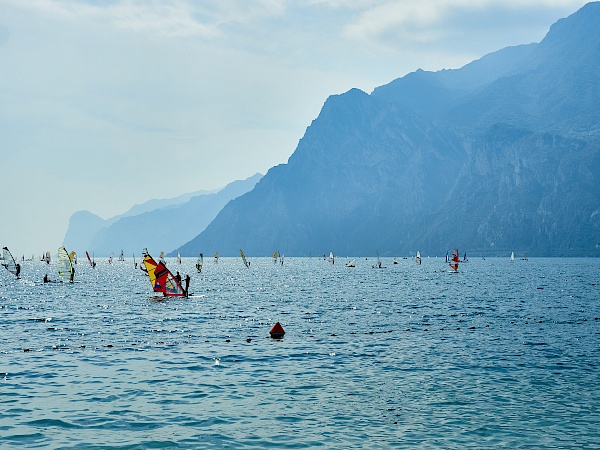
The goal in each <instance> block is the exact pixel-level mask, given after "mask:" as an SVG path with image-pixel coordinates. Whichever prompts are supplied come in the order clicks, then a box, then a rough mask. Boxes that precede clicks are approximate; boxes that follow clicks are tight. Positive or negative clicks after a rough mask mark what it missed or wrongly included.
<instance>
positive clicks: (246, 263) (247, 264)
mask: <svg viewBox="0 0 600 450" xmlns="http://www.w3.org/2000/svg"><path fill="white" fill-rule="evenodd" d="M240 255H242V261H244V265H245V266H246V267H250V262H249V261H246V256H245V255H244V252H243V251H242V249H241V248H240Z"/></svg>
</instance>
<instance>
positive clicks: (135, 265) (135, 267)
mask: <svg viewBox="0 0 600 450" xmlns="http://www.w3.org/2000/svg"><path fill="white" fill-rule="evenodd" d="M132 255H133V268H134V269H137V262H135V253H132Z"/></svg>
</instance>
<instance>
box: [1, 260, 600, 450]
mask: <svg viewBox="0 0 600 450" xmlns="http://www.w3.org/2000/svg"><path fill="white" fill-rule="evenodd" d="M250 259H251V261H252V264H251V267H250V269H246V268H245V267H244V266H243V265H242V262H241V260H240V258H221V260H220V262H219V264H218V265H215V264H214V263H213V262H212V261H207V262H205V265H204V270H203V273H202V274H197V273H195V268H194V263H195V260H193V259H184V261H183V264H182V265H177V264H176V263H175V261H170V262H169V267H170V268H171V270H173V271H175V270H179V271H180V272H181V273H182V274H183V275H185V274H186V273H189V274H190V275H191V276H192V282H191V287H190V291H192V292H193V295H192V296H191V297H190V298H189V299H169V300H166V301H164V300H163V299H161V298H158V297H154V296H153V295H152V292H151V289H150V284H149V282H148V280H147V277H146V276H145V274H143V273H142V272H141V271H140V270H139V269H138V270H135V269H134V268H133V264H132V262H131V261H126V262H115V263H113V264H112V265H109V264H107V263H106V262H105V261H100V262H99V264H98V266H97V267H96V269H91V268H90V267H89V266H87V265H85V264H82V263H81V262H80V263H79V264H78V266H77V272H76V276H75V281H76V282H75V283H74V284H69V283H64V284H63V283H49V284H43V283H41V281H42V278H43V276H44V274H45V273H48V274H49V276H50V277H51V278H54V279H56V278H58V275H57V273H56V269H55V267H54V266H53V265H50V266H47V265H46V264H45V263H42V262H38V261H35V262H25V263H23V266H24V267H23V271H22V275H23V279H22V280H16V279H15V278H14V277H12V275H10V274H9V273H8V272H7V271H5V270H2V273H1V274H0V317H1V319H0V320H1V322H0V325H1V327H0V337H1V340H0V342H1V346H0V407H1V409H0V445H1V447H2V448H12V447H28V448H39V447H52V448H119V449H121V448H123V449H125V448H127V449H129V448H177V447H179V448H314V447H321V448H372V449H380V448H407V447H411V448H412V447H415V448H490V447H527V448H531V447H534V448H568V447H579V448H594V447H595V448H598V447H599V446H600V395H598V393H599V392H600V366H599V364H600V259H560V260H558V259H542V258H531V259H530V260H529V261H520V260H518V261H515V262H514V263H510V262H509V261H508V258H504V259H499V258H488V259H485V260H483V259H472V260H471V261H470V262H468V263H466V264H461V266H460V268H459V273H456V274H454V273H450V271H449V268H448V266H447V265H446V264H444V262H443V258H424V259H423V264H422V265H421V266H418V265H416V264H415V263H414V261H412V260H410V259H398V262H399V264H397V265H395V264H392V260H391V259H383V260H382V261H383V263H384V265H385V266H386V268H384V269H373V268H371V265H372V264H374V263H375V260H373V259H369V260H365V258H359V259H357V260H356V264H357V267H356V268H345V267H344V264H343V263H344V262H345V261H344V260H341V259H338V261H337V262H336V264H335V265H331V264H329V263H327V262H325V261H323V260H319V259H317V258H287V259H286V260H285V264H284V265H283V266H281V265H275V264H273V262H272V260H271V259H270V258H264V259H260V258H250ZM278 321H279V322H280V323H281V324H282V325H283V327H284V328H285V330H286V334H285V337H284V338H283V339H282V340H274V339H271V338H269V337H268V336H269V329H270V328H271V327H272V326H273V325H274V324H275V323H276V322H278Z"/></svg>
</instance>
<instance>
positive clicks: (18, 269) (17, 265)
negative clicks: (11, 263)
mask: <svg viewBox="0 0 600 450" xmlns="http://www.w3.org/2000/svg"><path fill="white" fill-rule="evenodd" d="M15 266H16V268H17V269H16V271H15V275H16V276H17V278H19V274H20V273H21V264H19V263H17V264H16V265H15Z"/></svg>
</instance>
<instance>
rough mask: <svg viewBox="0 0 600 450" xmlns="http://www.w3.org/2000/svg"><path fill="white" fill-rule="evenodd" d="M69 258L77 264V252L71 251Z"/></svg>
mask: <svg viewBox="0 0 600 450" xmlns="http://www.w3.org/2000/svg"><path fill="white" fill-rule="evenodd" d="M69 259H70V260H71V263H72V264H77V253H75V252H71V253H69Z"/></svg>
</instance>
